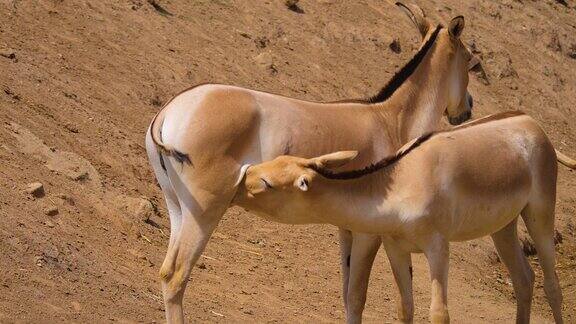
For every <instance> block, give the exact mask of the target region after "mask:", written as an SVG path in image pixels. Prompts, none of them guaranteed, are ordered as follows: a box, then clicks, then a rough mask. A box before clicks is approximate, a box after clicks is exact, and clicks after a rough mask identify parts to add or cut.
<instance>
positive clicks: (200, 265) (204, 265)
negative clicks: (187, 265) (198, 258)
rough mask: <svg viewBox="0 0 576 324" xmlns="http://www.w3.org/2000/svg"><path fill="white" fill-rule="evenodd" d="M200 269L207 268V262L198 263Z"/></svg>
mask: <svg viewBox="0 0 576 324" xmlns="http://www.w3.org/2000/svg"><path fill="white" fill-rule="evenodd" d="M196 267H197V268H198V269H202V270H205V269H206V264H205V263H198V265H197V266H196Z"/></svg>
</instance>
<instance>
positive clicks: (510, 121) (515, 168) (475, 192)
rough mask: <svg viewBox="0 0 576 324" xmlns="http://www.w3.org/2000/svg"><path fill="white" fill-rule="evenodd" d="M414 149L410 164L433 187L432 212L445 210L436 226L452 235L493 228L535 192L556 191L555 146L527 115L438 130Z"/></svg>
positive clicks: (466, 235)
mask: <svg viewBox="0 0 576 324" xmlns="http://www.w3.org/2000/svg"><path fill="white" fill-rule="evenodd" d="M419 151H420V153H419ZM415 153H416V154H414V158H412V159H413V160H415V161H414V162H412V168H417V167H418V166H417V165H425V166H424V168H426V170H425V171H423V172H422V173H423V174H431V176H430V179H429V182H433V183H435V186H434V188H435V190H438V192H435V193H434V194H435V195H436V198H435V200H436V203H435V204H433V205H435V206H436V207H435V210H434V211H432V212H431V213H433V214H434V213H438V214H442V213H444V214H447V215H449V217H448V219H443V220H444V221H443V223H442V224H440V225H438V226H441V227H442V226H445V228H450V230H447V231H450V233H449V237H451V239H452V240H467V239H472V238H476V237H480V236H484V235H487V234H489V233H492V232H494V231H496V230H498V229H499V228H501V227H503V226H505V225H506V224H508V223H509V222H510V221H511V220H512V219H514V218H515V217H517V216H518V214H519V213H520V212H521V211H522V210H523V209H524V208H525V206H527V204H528V203H529V202H530V201H531V200H533V199H535V197H536V196H538V195H542V193H543V192H554V191H555V183H556V155H555V153H554V148H553V147H552V145H551V143H550V141H549V140H548V137H547V136H546V134H545V133H544V131H543V130H542V129H541V128H540V126H539V125H538V124H537V122H536V121H535V120H533V119H532V118H530V117H529V116H526V115H517V116H513V117H508V118H503V119H499V120H498V119H496V120H494V119H492V120H491V121H490V122H485V123H477V124H475V125H471V126H468V127H462V128H459V129H457V130H455V131H451V132H445V133H441V134H438V135H436V136H434V137H433V138H432V139H431V140H430V141H429V143H425V144H424V145H422V148H421V149H420V150H416V151H415ZM412 172H414V171H412ZM550 198H551V197H547V198H545V199H548V200H550ZM552 198H553V197H552ZM539 199H540V198H539ZM487 219H491V221H490V222H487ZM486 224H490V225H489V226H488V225H486Z"/></svg>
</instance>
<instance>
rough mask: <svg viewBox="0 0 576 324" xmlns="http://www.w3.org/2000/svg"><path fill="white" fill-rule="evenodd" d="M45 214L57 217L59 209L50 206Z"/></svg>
mask: <svg viewBox="0 0 576 324" xmlns="http://www.w3.org/2000/svg"><path fill="white" fill-rule="evenodd" d="M44 213H45V214H46V215H48V216H56V215H58V207H56V206H50V207H47V208H46V209H44Z"/></svg>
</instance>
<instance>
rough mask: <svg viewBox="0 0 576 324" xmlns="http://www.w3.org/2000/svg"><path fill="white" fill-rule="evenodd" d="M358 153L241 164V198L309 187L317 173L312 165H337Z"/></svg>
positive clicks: (305, 189) (280, 158) (281, 158)
mask: <svg viewBox="0 0 576 324" xmlns="http://www.w3.org/2000/svg"><path fill="white" fill-rule="evenodd" d="M357 155H358V152H357V151H341V152H336V153H331V154H326V155H322V156H319V157H315V158H311V159H304V158H299V157H294V156H288V155H284V156H279V157H277V158H275V159H274V160H271V161H267V162H263V163H260V164H257V165H252V166H249V167H246V168H243V171H242V174H241V175H240V181H239V185H240V186H241V187H242V188H241V194H242V195H244V197H243V198H248V199H252V198H259V199H266V197H271V196H274V194H278V193H285V192H292V191H298V192H302V191H308V190H309V188H310V187H311V186H312V185H313V184H312V183H313V182H314V180H315V179H316V178H317V177H318V174H317V173H316V171H314V170H315V169H324V168H326V169H330V168H336V167H339V166H342V165H344V164H346V163H348V162H350V161H351V160H353V159H354V158H355V157H356V156H357Z"/></svg>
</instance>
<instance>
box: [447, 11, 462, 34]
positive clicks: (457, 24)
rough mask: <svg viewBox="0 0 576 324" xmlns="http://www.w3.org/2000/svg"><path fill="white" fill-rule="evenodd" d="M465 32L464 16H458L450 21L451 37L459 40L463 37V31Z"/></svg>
mask: <svg viewBox="0 0 576 324" xmlns="http://www.w3.org/2000/svg"><path fill="white" fill-rule="evenodd" d="M463 30H464V17H463V16H456V17H454V18H452V20H451V21H450V25H448V33H449V34H450V36H452V37H454V38H459V37H460V35H462V31H463Z"/></svg>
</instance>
